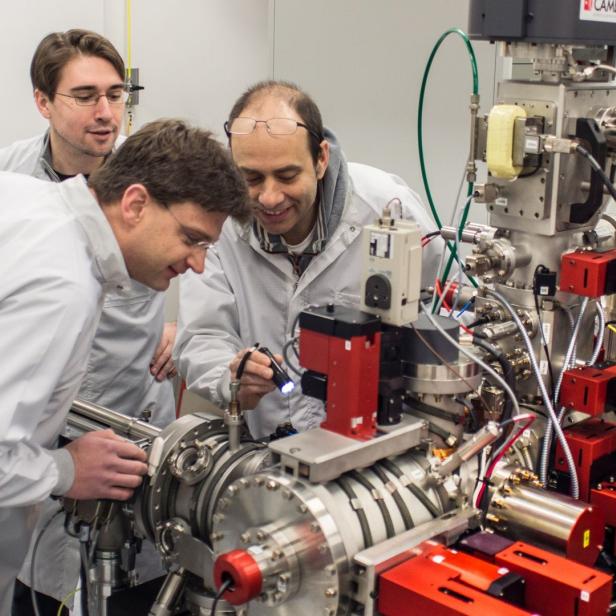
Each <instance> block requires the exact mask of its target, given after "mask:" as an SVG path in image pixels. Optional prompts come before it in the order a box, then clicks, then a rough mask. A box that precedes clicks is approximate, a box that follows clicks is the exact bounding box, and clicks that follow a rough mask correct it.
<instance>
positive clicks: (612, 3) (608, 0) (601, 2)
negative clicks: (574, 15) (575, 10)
mask: <svg viewBox="0 0 616 616" xmlns="http://www.w3.org/2000/svg"><path fill="white" fill-rule="evenodd" d="M580 19H582V20H584V21H603V22H610V23H614V22H616V0H580Z"/></svg>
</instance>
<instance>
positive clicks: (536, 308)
mask: <svg viewBox="0 0 616 616" xmlns="http://www.w3.org/2000/svg"><path fill="white" fill-rule="evenodd" d="M541 268H543V269H544V270H547V269H548V268H547V267H546V266H545V265H543V264H541V263H540V264H539V265H537V267H536V268H535V273H534V274H533V297H534V299H535V310H536V311H537V318H538V319H539V335H540V336H541V344H542V346H543V351H544V353H545V359H546V361H547V362H548V374H549V376H550V393H551V394H552V396H551V397H552V398H554V371H553V370H552V360H551V359H550V353H549V351H548V344H547V342H546V339H545V335H544V334H543V320H542V319H541V310H540V309H539V295H538V293H537V273H538V272H539V270H540V269H541Z"/></svg>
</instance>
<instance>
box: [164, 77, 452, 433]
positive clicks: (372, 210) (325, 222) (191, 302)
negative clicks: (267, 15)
mask: <svg viewBox="0 0 616 616" xmlns="http://www.w3.org/2000/svg"><path fill="white" fill-rule="evenodd" d="M225 130H226V132H227V135H228V137H229V144H230V147H231V152H232V155H233V158H234V160H235V162H236V163H237V164H238V166H239V167H240V169H241V170H242V171H243V173H244V176H245V178H246V181H247V182H248V190H249V194H250V197H251V200H252V206H253V212H254V221H253V222H252V224H245V225H240V224H234V223H233V222H231V221H228V222H227V223H226V224H225V226H224V229H223V233H222V235H221V239H220V240H219V242H217V244H216V246H214V248H213V249H212V250H210V251H209V252H208V256H207V266H206V270H205V273H204V274H203V275H199V276H196V275H189V276H187V277H185V278H184V279H183V280H182V281H181V282H180V314H179V318H178V339H177V342H176V347H175V350H174V353H175V354H176V355H177V357H176V362H177V364H178V368H179V370H180V372H181V374H182V375H183V376H184V378H185V379H186V382H187V386H188V389H190V390H192V391H194V392H196V393H198V394H200V395H202V396H204V397H205V398H207V399H209V400H210V401H212V402H213V403H214V404H216V405H217V406H219V407H221V408H224V407H225V406H226V405H227V404H228V401H229V383H230V380H231V378H233V377H235V374H236V371H237V369H238V366H239V363H240V360H241V358H242V357H243V356H244V354H245V353H246V351H247V350H248V349H249V348H250V347H251V346H252V345H254V343H255V341H259V342H260V343H261V344H262V345H264V346H267V347H268V348H269V349H270V350H271V351H275V352H279V351H280V350H281V349H282V347H283V345H284V343H285V342H286V341H287V340H289V339H290V338H291V337H292V336H293V334H294V332H293V331H292V328H293V327H294V324H295V322H296V317H297V315H298V314H299V313H300V312H301V311H302V310H303V309H305V308H306V307H307V306H309V305H312V304H318V305H324V304H327V303H330V302H333V303H335V304H343V305H350V306H354V307H359V305H360V301H359V292H360V276H361V267H362V266H361V264H362V255H361V241H360V234H361V230H362V226H363V225H366V224H368V223H372V222H373V221H374V220H375V219H376V218H377V217H378V216H380V214H381V212H382V210H383V207H384V206H385V205H386V204H387V203H388V202H389V201H391V200H392V199H394V198H398V199H400V201H401V203H402V212H403V214H404V217H405V218H412V219H414V220H415V221H416V222H417V223H418V224H419V225H420V227H421V229H422V234H426V233H428V232H430V231H432V230H433V228H434V227H433V225H432V223H431V220H430V218H429V216H428V214H427V212H426V210H425V209H424V207H423V205H422V204H421V202H420V200H419V198H418V196H417V195H416V194H415V193H414V192H413V191H412V190H411V189H410V188H409V187H408V186H407V185H406V184H405V183H404V182H403V181H402V180H401V179H400V178H398V177H395V176H393V175H390V174H388V173H385V172H383V171H380V170H378V169H375V168H372V167H368V166H366V165H359V164H354V163H347V161H346V160H345V158H344V155H343V153H342V151H341V149H340V146H339V144H338V142H337V140H336V137H335V136H334V135H333V133H331V132H330V131H328V130H326V129H324V128H323V123H322V120H321V114H320V112H319V109H318V108H317V106H316V104H315V103H314V101H313V100H312V99H311V98H310V97H309V96H308V95H307V94H306V93H305V92H303V91H301V90H300V89H299V88H297V86H295V85H293V84H290V83H286V82H277V81H268V82H263V83H258V84H256V85H255V86H253V87H251V88H250V89H248V90H247V91H246V92H245V93H244V94H243V95H242V96H241V97H240V98H239V99H238V101H237V102H236V103H235V105H234V106H233V109H232V110H231V113H230V115H229V120H228V122H227V123H226V124H225ZM439 254H440V247H437V246H436V245H435V244H434V242H432V243H430V244H429V245H428V247H427V248H426V249H425V250H424V253H423V276H422V282H423V285H424V286H426V285H428V284H431V283H433V281H434V277H435V275H436V268H437V261H438V257H439ZM277 360H282V358H281V357H280V356H278V357H277ZM269 366H270V360H269V359H268V358H267V356H266V355H264V354H262V353H259V352H254V353H252V355H251V356H250V359H248V361H247V362H246V364H245V368H244V372H243V376H242V378H241V387H240V394H239V397H240V403H241V405H242V408H244V409H255V410H254V411H252V412H250V413H247V415H246V419H247V422H248V425H249V427H250V430H251V432H252V435H253V436H254V437H257V438H260V437H266V436H268V435H270V434H272V433H273V432H275V430H276V428H277V426H279V425H280V424H284V423H291V424H292V426H293V428H294V429H296V430H299V431H302V430H307V429H310V428H313V427H316V426H318V425H319V423H320V422H321V421H322V420H323V419H324V408H323V404H322V403H321V402H320V401H318V400H316V399H314V398H310V397H308V396H303V395H302V394H301V391H300V388H297V387H296V388H295V389H294V391H293V392H292V393H291V394H290V395H289V396H286V397H285V396H283V395H282V394H281V393H280V392H279V391H278V390H276V389H275V385H274V384H273V382H272V381H271V378H272V370H271V368H270V367H269Z"/></svg>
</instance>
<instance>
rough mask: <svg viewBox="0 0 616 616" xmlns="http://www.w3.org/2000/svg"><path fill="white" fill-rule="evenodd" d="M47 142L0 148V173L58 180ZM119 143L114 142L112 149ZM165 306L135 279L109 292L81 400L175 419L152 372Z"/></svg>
mask: <svg viewBox="0 0 616 616" xmlns="http://www.w3.org/2000/svg"><path fill="white" fill-rule="evenodd" d="M48 139H49V138H48V134H43V135H39V136H37V137H34V138H31V139H25V140H23V141H17V142H15V143H13V144H12V145H10V146H8V147H5V148H2V149H0V170H2V171H14V172H16V173H25V174H27V175H32V176H33V177H37V178H39V179H41V180H48V181H59V178H58V177H57V175H56V174H55V172H54V171H53V169H52V168H51V165H50V163H49V161H48ZM123 141H124V137H120V138H118V140H117V142H116V146H119V145H121V143H122V142H123ZM0 207H2V206H1V205H0ZM1 216H2V213H0V217H1ZM164 302H165V296H164V294H163V293H159V292H157V291H154V290H152V289H150V288H148V287H146V286H144V285H142V284H140V283H139V282H137V281H135V280H131V281H130V284H129V285H128V286H127V287H125V288H124V289H121V290H112V291H111V292H110V293H108V294H107V296H106V297H105V304H104V307H103V313H102V315H101V319H100V325H99V328H98V331H97V332H96V336H95V338H94V343H93V346H92V352H91V354H90V356H89V357H88V364H87V369H86V373H85V376H84V380H83V382H82V385H81V388H80V390H79V395H78V397H79V398H83V399H85V400H88V401H90V402H94V403H96V404H100V405H102V406H106V407H108V408H110V409H113V410H114V411H118V412H120V413H124V414H125V415H129V416H131V417H138V416H139V415H140V413H141V411H142V410H143V409H144V408H145V407H146V406H150V407H151V409H152V423H153V424H154V425H157V426H159V427H164V426H166V425H167V424H168V423H170V422H171V421H173V420H174V419H175V400H174V395H173V385H172V383H171V382H170V381H169V380H165V381H163V382H162V383H161V382H159V381H157V380H156V379H155V378H154V377H153V376H152V375H151V374H150V361H151V359H152V356H153V355H154V351H155V350H156V347H157V346H158V343H159V341H160V338H161V335H162V331H163V325H164ZM110 358H113V359H112V361H110Z"/></svg>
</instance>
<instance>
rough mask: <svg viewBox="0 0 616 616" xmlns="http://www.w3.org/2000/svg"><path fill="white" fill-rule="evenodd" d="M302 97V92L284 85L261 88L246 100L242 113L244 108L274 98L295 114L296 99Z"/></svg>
mask: <svg viewBox="0 0 616 616" xmlns="http://www.w3.org/2000/svg"><path fill="white" fill-rule="evenodd" d="M301 97H302V92H301V91H300V90H299V89H297V88H295V87H293V86H289V85H284V84H271V85H266V86H263V88H260V89H259V90H256V91H255V92H253V93H252V94H251V95H250V96H249V97H248V99H247V100H246V104H245V105H244V107H243V108H242V111H241V112H240V113H242V112H243V111H244V110H245V109H246V108H248V107H251V106H253V105H255V106H256V105H259V104H260V103H262V102H264V101H265V100H267V99H270V98H276V99H278V100H280V101H283V102H284V103H286V104H287V105H288V106H289V107H290V108H291V109H292V110H293V111H294V112H295V113H296V114H297V111H296V106H297V105H296V101H297V99H298V98H301Z"/></svg>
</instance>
